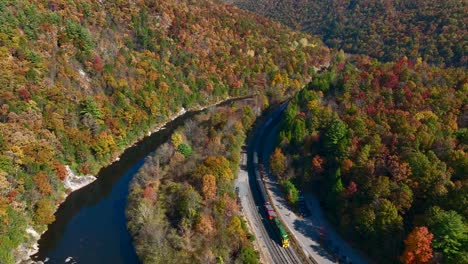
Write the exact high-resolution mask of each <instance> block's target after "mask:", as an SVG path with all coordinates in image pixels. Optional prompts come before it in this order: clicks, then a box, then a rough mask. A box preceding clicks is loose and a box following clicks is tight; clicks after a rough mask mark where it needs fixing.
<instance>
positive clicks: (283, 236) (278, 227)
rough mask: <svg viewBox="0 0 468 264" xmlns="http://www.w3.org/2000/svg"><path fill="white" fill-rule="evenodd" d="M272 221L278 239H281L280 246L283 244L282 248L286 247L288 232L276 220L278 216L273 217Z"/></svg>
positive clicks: (287, 245) (287, 244)
mask: <svg viewBox="0 0 468 264" xmlns="http://www.w3.org/2000/svg"><path fill="white" fill-rule="evenodd" d="M274 222H275V227H276V231H277V232H278V234H279V236H280V239H281V246H283V247H284V248H288V247H289V236H288V233H287V232H286V230H284V227H283V225H282V224H281V222H280V221H279V220H278V218H275V219H274Z"/></svg>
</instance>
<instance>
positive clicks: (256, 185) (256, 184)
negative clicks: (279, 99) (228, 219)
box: [237, 104, 303, 264]
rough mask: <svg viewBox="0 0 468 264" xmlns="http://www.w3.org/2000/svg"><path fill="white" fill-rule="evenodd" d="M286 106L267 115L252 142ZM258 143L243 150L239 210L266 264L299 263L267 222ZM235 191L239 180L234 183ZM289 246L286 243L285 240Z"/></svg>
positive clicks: (266, 195) (270, 223) (266, 200)
mask: <svg viewBox="0 0 468 264" xmlns="http://www.w3.org/2000/svg"><path fill="white" fill-rule="evenodd" d="M286 106H287V104H283V105H281V106H280V107H279V108H278V109H276V110H275V111H274V112H272V113H270V114H269V115H268V117H267V118H268V119H267V121H266V123H265V125H262V126H261V127H260V128H259V129H257V131H256V133H255V135H254V136H253V138H254V139H257V138H261V137H262V135H263V133H264V132H265V128H266V127H268V124H270V123H272V121H273V120H274V119H276V118H278V117H279V116H280V114H281V113H282V111H283V110H284V109H285V108H286ZM259 149H260V145H259V141H258V140H254V141H253V144H249V146H248V148H247V150H246V151H244V152H243V153H242V159H241V165H242V167H243V169H244V170H242V169H241V171H240V172H239V173H240V174H239V175H241V174H245V175H243V176H244V177H246V179H243V180H244V182H243V183H244V186H241V187H242V190H241V192H240V193H239V196H240V198H241V204H242V208H243V210H244V213H245V215H246V216H247V219H248V222H249V224H250V226H251V227H252V229H253V232H254V234H255V237H256V239H257V240H260V241H257V243H258V244H261V246H260V247H262V248H261V249H260V250H261V251H267V252H263V254H264V255H266V256H264V259H263V260H264V261H265V262H266V263H281V264H283V263H288V264H289V263H303V261H302V260H301V256H300V255H299V254H298V252H297V251H296V249H295V248H294V247H292V246H288V245H287V244H285V241H284V237H281V236H280V232H279V230H278V226H277V225H276V224H275V221H273V220H270V218H269V215H268V214H267V210H266V209H265V203H267V202H269V198H268V194H267V193H266V191H265V187H264V185H263V182H262V176H261V175H260V174H259V173H260V170H259V166H260V163H259V160H260V159H259V154H258V151H259ZM237 184H238V188H239V181H238V183H237ZM288 243H289V241H288Z"/></svg>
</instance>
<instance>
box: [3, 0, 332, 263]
mask: <svg viewBox="0 0 468 264" xmlns="http://www.w3.org/2000/svg"><path fill="white" fill-rule="evenodd" d="M328 56H329V55H328V49H327V48H325V47H323V45H322V44H321V43H320V40H318V39H313V38H311V37H310V36H307V35H305V34H302V33H297V32H293V31H290V30H289V29H287V28H286V27H284V26H281V25H279V24H278V23H273V22H271V21H269V20H267V19H264V18H261V17H259V16H256V15H254V14H251V13H248V12H246V11H240V10H238V9H237V8H236V7H234V6H230V5H224V4H220V3H217V2H212V1H205V0H202V1H188V0H179V1H60V0H57V1H55V0H54V1H38V0H12V1H10V0H0V95H1V96H0V262H1V263H11V262H12V261H13V259H14V255H13V252H12V249H13V248H15V247H16V246H18V244H20V243H21V242H23V241H24V240H25V236H26V235H27V234H26V232H25V229H26V227H27V226H32V227H34V228H35V229H37V230H39V231H41V230H43V229H44V228H45V225H46V224H49V223H51V222H53V221H54V215H53V212H54V210H55V207H56V205H57V204H58V203H59V202H60V201H61V200H62V199H63V193H64V188H63V184H62V181H63V180H64V178H65V177H66V175H67V171H66V169H65V165H69V166H70V167H71V168H72V169H73V170H75V171H77V172H78V173H82V174H89V173H91V174H94V173H96V172H97V171H98V170H99V169H100V168H101V167H102V166H104V165H106V164H108V163H109V162H110V161H112V160H113V159H115V158H116V157H117V156H118V154H119V153H121V152H122V150H123V149H124V148H126V147H127V146H129V145H130V144H132V143H133V142H135V141H136V140H137V139H138V138H139V137H141V136H142V135H145V134H147V133H148V131H150V130H151V129H152V128H154V127H155V125H156V124H160V123H162V122H165V121H166V120H168V119H169V117H170V116H172V115H173V114H175V113H176V112H178V111H179V110H180V109H181V108H182V107H185V108H193V107H197V106H199V105H207V104H209V103H213V102H215V101H219V100H222V99H225V98H227V97H234V96H239V95H246V94H253V93H263V94H267V95H274V96H276V97H278V98H280V97H282V96H284V95H287V94H291V93H292V92H293V91H295V90H297V89H298V88H299V87H301V86H302V85H303V84H304V83H306V81H307V80H309V78H310V75H311V72H313V67H314V66H319V65H321V64H323V63H324V62H326V61H327V60H328Z"/></svg>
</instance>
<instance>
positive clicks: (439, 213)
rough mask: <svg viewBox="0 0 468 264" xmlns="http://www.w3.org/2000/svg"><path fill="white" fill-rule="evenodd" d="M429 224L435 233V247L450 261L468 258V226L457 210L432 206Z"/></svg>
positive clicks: (460, 261)
mask: <svg viewBox="0 0 468 264" xmlns="http://www.w3.org/2000/svg"><path fill="white" fill-rule="evenodd" d="M427 225H428V227H429V230H430V231H431V232H432V233H433V234H434V242H433V248H434V249H436V250H437V251H439V252H441V253H442V254H443V255H444V256H445V258H446V260H447V262H449V263H466V261H467V260H468V255H467V254H468V252H467V251H466V250H467V248H468V228H467V225H466V224H465V222H464V219H463V217H462V216H461V215H459V214H458V213H457V212H455V211H444V210H443V209H441V208H440V207H436V206H435V207H432V208H430V209H429V211H428V214H427Z"/></svg>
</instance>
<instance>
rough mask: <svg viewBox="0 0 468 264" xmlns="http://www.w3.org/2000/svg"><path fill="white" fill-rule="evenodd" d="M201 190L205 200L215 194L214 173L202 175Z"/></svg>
mask: <svg viewBox="0 0 468 264" xmlns="http://www.w3.org/2000/svg"><path fill="white" fill-rule="evenodd" d="M202 190H203V196H204V197H205V199H206V200H211V199H213V198H214V197H215V196H216V177H215V176H214V175H211V174H208V175H205V176H203V187H202Z"/></svg>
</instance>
